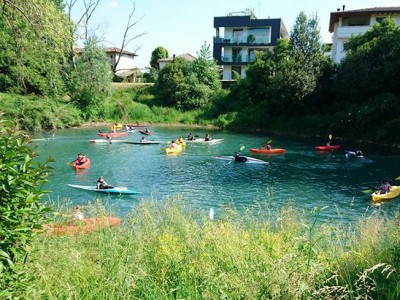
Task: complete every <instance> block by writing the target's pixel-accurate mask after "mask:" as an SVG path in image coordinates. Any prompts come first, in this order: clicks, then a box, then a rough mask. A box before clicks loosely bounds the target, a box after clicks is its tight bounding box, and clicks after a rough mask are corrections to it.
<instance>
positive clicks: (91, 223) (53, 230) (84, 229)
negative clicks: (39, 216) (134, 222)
mask: <svg viewBox="0 0 400 300" xmlns="http://www.w3.org/2000/svg"><path fill="white" fill-rule="evenodd" d="M120 223H121V219H120V218H116V217H102V218H87V219H83V220H79V221H78V220H77V221H74V222H73V223H71V224H59V223H51V224H44V225H42V228H43V230H44V231H45V233H46V234H48V235H62V234H79V233H88V232H92V231H95V230H98V229H100V228H105V227H111V226H119V224H120Z"/></svg>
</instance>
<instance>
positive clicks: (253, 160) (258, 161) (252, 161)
mask: <svg viewBox="0 0 400 300" xmlns="http://www.w3.org/2000/svg"><path fill="white" fill-rule="evenodd" d="M241 157H245V158H246V159H247V160H246V161H243V162H242V163H245V164H259V165H267V164H269V162H267V161H263V160H261V159H257V158H253V157H248V156H241ZM215 158H216V159H221V160H230V161H233V162H237V161H235V157H234V156H233V155H230V156H215ZM238 163H241V162H238Z"/></svg>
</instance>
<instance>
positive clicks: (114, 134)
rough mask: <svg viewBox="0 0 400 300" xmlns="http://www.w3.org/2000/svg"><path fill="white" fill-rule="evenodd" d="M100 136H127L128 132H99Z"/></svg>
mask: <svg viewBox="0 0 400 300" xmlns="http://www.w3.org/2000/svg"><path fill="white" fill-rule="evenodd" d="M98 135H99V136H105V137H107V136H110V137H119V136H127V135H128V133H127V132H99V134H98Z"/></svg>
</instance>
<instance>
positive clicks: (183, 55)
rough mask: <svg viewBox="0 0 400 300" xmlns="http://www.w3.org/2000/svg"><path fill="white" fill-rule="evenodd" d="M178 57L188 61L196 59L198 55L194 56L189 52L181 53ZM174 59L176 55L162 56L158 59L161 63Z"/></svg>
mask: <svg viewBox="0 0 400 300" xmlns="http://www.w3.org/2000/svg"><path fill="white" fill-rule="evenodd" d="M176 57H180V58H183V59H185V60H187V61H194V60H195V59H196V57H194V56H193V55H191V54H189V53H185V54H180V55H177V56H176ZM173 60H174V57H168V58H160V59H159V60H157V61H158V62H159V63H160V62H171V61H173Z"/></svg>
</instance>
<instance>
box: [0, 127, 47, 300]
mask: <svg viewBox="0 0 400 300" xmlns="http://www.w3.org/2000/svg"><path fill="white" fill-rule="evenodd" d="M0 125H1V126H0V185H1V187H2V188H1V189H0V199H1V201H0V231H1V238H0V298H1V299H17V298H18V295H19V294H20V293H21V290H23V289H25V288H27V286H28V285H29V280H28V279H27V278H26V277H25V275H24V272H23V268H24V262H25V261H26V259H27V256H28V254H29V252H28V249H27V246H28V245H29V243H30V242H31V241H32V239H33V238H34V237H35V236H36V234H37V233H36V231H37V229H39V228H41V227H40V224H42V222H43V219H44V215H45V213H46V212H48V211H49V209H48V208H46V207H45V206H44V205H43V204H42V203H41V202H40V198H41V197H42V196H43V195H44V194H45V193H46V192H45V191H43V190H42V188H43V184H44V183H46V182H47V177H48V175H49V172H50V170H51V168H50V167H49V165H48V163H50V162H51V161H52V159H51V158H49V159H48V160H47V162H46V163H44V164H41V163H39V162H37V161H36V160H35V159H34V158H35V156H36V154H35V153H34V152H33V150H32V149H31V147H29V146H28V144H27V141H26V140H25V139H24V137H23V134H22V132H17V131H15V130H14V128H15V125H14V124H12V123H11V122H10V121H3V120H0Z"/></svg>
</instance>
